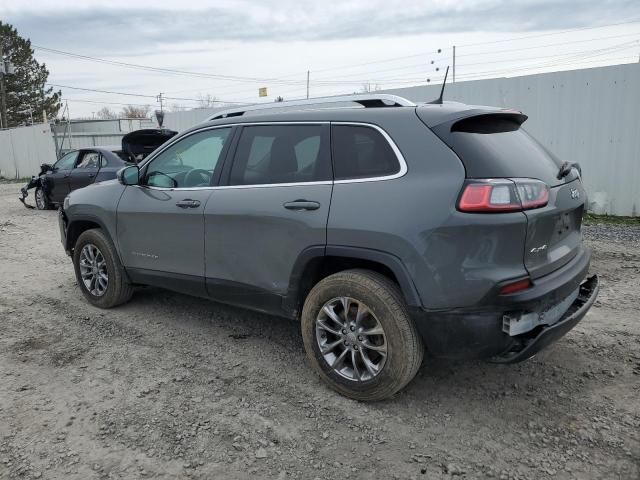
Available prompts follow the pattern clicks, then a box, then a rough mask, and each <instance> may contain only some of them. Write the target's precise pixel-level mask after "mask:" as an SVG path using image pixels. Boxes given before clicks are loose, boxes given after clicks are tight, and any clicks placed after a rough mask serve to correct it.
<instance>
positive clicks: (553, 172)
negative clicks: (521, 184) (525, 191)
mask: <svg viewBox="0 0 640 480" xmlns="http://www.w3.org/2000/svg"><path fill="white" fill-rule="evenodd" d="M434 132H435V133H436V134H437V135H438V136H440V138H442V139H443V140H444V141H445V143H447V145H449V146H450V147H451V148H452V149H453V151H454V152H456V154H458V156H459V157H460V159H461V160H462V162H463V163H464V166H465V169H466V172H467V177H468V178H495V177H498V178H499V177H526V178H537V179H539V180H542V181H544V182H545V183H547V184H548V185H550V186H553V185H558V184H560V183H564V182H565V181H567V180H570V179H572V178H571V176H568V177H566V178H564V179H562V180H558V178H557V175H558V171H559V169H560V166H561V164H562V162H561V161H560V160H559V159H558V158H557V157H555V156H554V155H553V154H552V153H551V152H549V151H548V150H547V149H546V148H545V147H543V146H542V145H541V144H540V143H539V142H538V141H537V140H536V139H534V138H533V137H532V136H531V135H529V134H528V133H527V132H526V131H524V130H523V129H522V128H521V127H520V122H519V121H518V120H517V117H514V119H510V118H509V117H505V116H499V115H480V116H476V117H472V118H468V119H464V120H461V121H458V122H456V123H454V124H453V125H452V126H451V125H441V126H438V127H436V128H435V129H434Z"/></svg>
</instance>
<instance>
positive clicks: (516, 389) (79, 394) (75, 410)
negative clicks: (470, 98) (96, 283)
mask: <svg viewBox="0 0 640 480" xmlns="http://www.w3.org/2000/svg"><path fill="white" fill-rule="evenodd" d="M18 187H19V185H11V184H8V185H7V184H5V185H0V478H2V479H5V478H26V479H29V478H53V479H106V478H162V479H165V478H187V477H192V478H203V479H204V478H224V479H245V478H246V479H249V478H252V479H253V478H266V479H281V480H282V479H316V478H318V479H344V478H350V479H354V478H374V477H375V478H380V479H414V478H415V479H421V478H425V479H438V478H451V477H455V478H469V479H471V478H500V479H546V478H561V479H564V478H578V479H591V478H601V479H638V478H640V318H639V317H640V314H639V310H638V304H639V302H640V228H639V227H624V226H622V227H617V226H616V227H615V228H614V227H613V226H611V227H609V226H600V227H593V228H586V235H587V238H588V242H589V244H590V245H591V246H592V248H593V249H594V260H593V265H592V268H593V271H595V272H597V273H598V274H599V275H600V276H601V279H602V290H601V294H600V298H599V300H598V302H597V303H596V305H595V307H594V308H593V309H592V310H591V312H590V313H589V315H588V316H587V317H586V318H585V319H584V320H583V322H582V323H581V324H579V325H578V326H577V327H576V328H575V329H574V330H573V331H572V332H570V333H569V334H568V335H567V336H566V337H565V338H563V339H562V340H560V341H559V342H558V343H556V344H555V345H553V346H552V347H550V348H549V349H547V350H546V351H544V352H543V353H541V354H539V355H538V356H537V357H536V358H534V359H532V360H529V361H527V362H525V363H521V364H518V365H514V366H501V365H492V364H487V363H483V362H445V361H434V360H429V359H427V360H426V361H425V363H424V365H423V367H422V369H421V370H420V372H419V374H418V376H417V377H416V379H415V380H414V381H413V382H412V383H411V384H410V385H409V387H408V388H407V389H405V390H404V391H403V392H401V393H400V394H398V395H397V396H396V397H395V398H393V399H391V400H389V401H386V402H381V403H374V404H361V403H358V402H355V401H351V400H348V399H345V398H343V397H340V396H338V395H337V394H335V393H333V391H331V390H329V389H328V388H326V387H325V386H324V385H323V384H322V383H321V381H320V380H319V378H318V377H317V376H316V375H315V374H314V373H313V372H312V371H311V369H310V367H309V366H308V365H307V362H306V359H305V355H304V351H303V348H302V339H301V337H300V332H299V327H298V325H297V324H296V323H294V322H291V321H287V320H284V319H279V318H272V317H268V316H265V315H259V314H255V313H251V312H246V311H243V310H240V309H237V308H232V307H227V306H222V305H219V304H215V303H211V302H207V301H205V300H200V299H196V298H191V297H187V296H184V295H179V294H174V293H170V292H166V291H162V290H159V289H153V288H145V289H140V290H138V291H137V292H136V294H135V295H134V297H133V299H132V301H131V302H130V303H128V304H126V305H124V306H122V307H119V308H117V309H114V310H110V311H102V310H99V309H96V308H93V307H91V306H90V305H89V304H87V303H86V302H85V301H84V299H83V297H82V295H81V293H80V291H79V290H78V287H77V286H76V281H75V278H74V275H73V268H72V265H71V262H70V260H69V259H68V258H67V257H66V256H65V254H64V252H63V250H62V247H61V245H60V242H59V234H58V227H57V218H56V212H55V211H46V212H40V211H34V210H27V209H25V208H24V207H23V206H22V205H21V204H20V203H19V202H18V201H17V199H16V195H17V192H18ZM29 199H30V200H33V199H32V197H29ZM616 228H617V229H618V230H617V231H616V230H615V229H616ZM634 229H635V230H634ZM616 232H618V233H616Z"/></svg>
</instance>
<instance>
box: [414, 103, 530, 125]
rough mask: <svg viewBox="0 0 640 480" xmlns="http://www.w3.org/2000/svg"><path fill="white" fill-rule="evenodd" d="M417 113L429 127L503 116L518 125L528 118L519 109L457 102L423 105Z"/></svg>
mask: <svg viewBox="0 0 640 480" xmlns="http://www.w3.org/2000/svg"><path fill="white" fill-rule="evenodd" d="M416 113H417V114H418V117H420V120H422V121H423V122H424V123H425V124H426V125H427V126H428V127H429V128H434V127H439V126H441V125H449V126H450V127H453V125H454V124H456V123H457V122H459V121H461V120H465V119H468V118H472V117H485V118H486V117H487V116H490V118H502V119H505V120H510V121H513V122H516V123H517V124H518V125H522V124H523V123H524V122H525V121H526V120H527V118H528V117H527V116H526V115H524V114H523V113H522V112H520V111H519V110H515V109H512V108H495V107H485V106H469V105H465V104H462V103H457V102H445V103H443V104H441V105H437V104H425V105H421V106H419V107H418V108H417V109H416ZM445 128H446V127H445Z"/></svg>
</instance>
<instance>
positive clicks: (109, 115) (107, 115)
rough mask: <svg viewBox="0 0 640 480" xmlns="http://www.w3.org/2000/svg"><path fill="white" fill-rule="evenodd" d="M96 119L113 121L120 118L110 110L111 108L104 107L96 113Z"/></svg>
mask: <svg viewBox="0 0 640 480" xmlns="http://www.w3.org/2000/svg"><path fill="white" fill-rule="evenodd" d="M96 117H97V118H99V119H101V120H113V119H115V118H118V114H117V113H116V112H114V111H113V110H111V109H109V107H102V108H101V109H100V110H98V111H97V112H96Z"/></svg>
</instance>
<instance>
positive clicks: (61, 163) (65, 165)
mask: <svg viewBox="0 0 640 480" xmlns="http://www.w3.org/2000/svg"><path fill="white" fill-rule="evenodd" d="M76 158H78V152H77V151H76V152H69V153H67V154H66V155H65V156H64V157H62V158H61V159H60V160H58V161H57V162H56V163H55V165H54V166H55V167H56V168H57V169H59V170H71V169H72V168H73V166H74V165H75V164H76Z"/></svg>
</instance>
